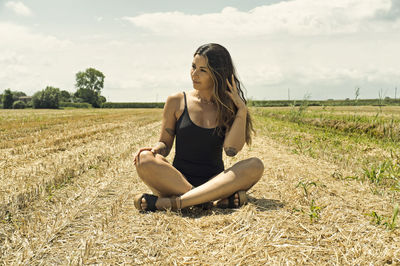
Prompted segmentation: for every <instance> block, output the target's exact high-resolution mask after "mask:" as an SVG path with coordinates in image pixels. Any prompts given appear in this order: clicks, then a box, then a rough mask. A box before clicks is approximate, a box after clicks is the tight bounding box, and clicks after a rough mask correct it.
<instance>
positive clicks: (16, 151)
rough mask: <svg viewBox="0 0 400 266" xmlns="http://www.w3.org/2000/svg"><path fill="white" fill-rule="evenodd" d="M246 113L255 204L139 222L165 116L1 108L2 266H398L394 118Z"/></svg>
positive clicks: (385, 114) (373, 112) (337, 110)
mask: <svg viewBox="0 0 400 266" xmlns="http://www.w3.org/2000/svg"><path fill="white" fill-rule="evenodd" d="M251 112H252V114H253V119H254V125H255V128H256V131H257V135H256V136H255V137H254V139H253V145H252V146H251V147H245V148H244V149H243V150H242V151H241V152H240V153H239V154H238V155H237V156H236V157H234V158H227V157H225V156H224V161H225V166H226V168H227V167H229V166H230V165H232V164H233V163H235V162H237V161H238V160H241V159H245V158H248V157H252V156H256V157H259V158H260V159H262V161H263V162H264V164H265V172H264V175H263V178H262V179H261V180H260V182H259V183H258V184H257V185H256V186H254V187H253V188H252V189H251V190H250V191H249V197H250V203H249V204H248V205H247V206H245V207H243V208H241V209H239V210H236V211H232V210H220V209H212V210H207V211H204V210H200V209H198V208H190V209H188V210H183V211H182V212H181V213H173V212H156V213H150V214H142V213H139V212H137V211H136V209H135V208H134V207H133V197H134V195H136V194H138V193H141V192H145V191H148V190H147V188H146V187H145V185H143V183H142V182H140V181H139V178H138V176H137V174H136V171H135V170H134V165H133V156H134V153H135V152H136V150H137V149H138V148H139V147H143V146H148V145H152V144H153V143H155V142H156V141H157V138H158V135H159V129H160V126H161V121H160V119H161V114H162V110H161V109H71V110H0V137H1V141H0V166H1V170H0V175H1V178H0V265H15V264H27V265H31V264H34V265H37V264H45V265H48V264H62V265H65V264H124V263H127V264H179V265H180V264H209V265H212V264H229V265H231V264H234V265H236V264H239V265H242V264H246V265H265V264H289V265H297V264H318V265H320V264H340V265H342V264H351V265H354V264H358V265H360V264H370V263H372V264H379V265H381V264H394V265H395V264H400V227H399V224H400V221H399V219H400V218H399V217H398V216H399V215H398V214H397V213H396V210H397V212H398V207H396V206H398V204H400V144H399V143H400V141H399V140H400V132H399V130H400V129H399V124H400V123H399V122H400V107H389V106H383V107H374V106H363V107H308V106H303V107H295V108H292V107H279V108H278V107H276V108H268V107H257V108H256V107H252V108H251ZM173 155H174V154H173V152H172V153H171V155H169V156H168V158H167V159H168V160H169V161H172V158H173Z"/></svg>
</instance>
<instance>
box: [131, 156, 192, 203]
mask: <svg viewBox="0 0 400 266" xmlns="http://www.w3.org/2000/svg"><path fill="white" fill-rule="evenodd" d="M136 171H137V173H138V175H139V177H140V178H141V179H142V180H143V182H144V183H145V184H146V185H147V186H148V187H149V188H150V189H151V190H152V191H153V193H154V194H156V195H157V196H161V197H169V196H176V195H182V194H184V193H186V192H187V191H189V190H190V189H192V185H191V184H190V183H189V182H188V181H187V180H186V179H185V177H184V176H183V175H182V174H181V173H180V172H179V171H178V170H177V169H176V168H175V167H173V166H172V165H171V164H170V163H169V162H168V161H167V160H166V159H165V158H164V156H162V155H159V154H156V155H155V156H154V154H153V153H152V152H150V151H143V152H141V153H140V155H139V160H138V162H137V163H136Z"/></svg>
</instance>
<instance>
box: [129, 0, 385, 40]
mask: <svg viewBox="0 0 400 266" xmlns="http://www.w3.org/2000/svg"><path fill="white" fill-rule="evenodd" d="M391 7H392V5H391V0H335V1H331V0H318V1H315V0H293V1H285V2H279V3H276V4H271V5H265V6H260V7H257V8H254V9H253V10H250V11H248V12H242V11H239V10H237V9H236V8H233V7H226V8H224V9H223V10H222V11H221V12H220V13H213V14H203V15H189V14H185V13H182V12H178V11H176V12H164V13H149V14H142V15H139V16H136V17H124V18H123V19H125V20H127V21H130V22H131V23H132V24H133V25H135V26H137V27H140V28H143V29H146V30H150V31H151V32H153V33H156V34H159V35H167V36H171V35H180V36H185V37H187V36H202V35H203V36H204V35H208V36H224V37H229V36H232V37H240V36H258V35H268V34H290V35H332V34H340V33H354V32H358V31H363V30H371V27H372V30H377V31H379V30H383V29H386V30H387V28H386V27H387V24H385V25H384V27H383V26H382V25H377V24H374V21H373V20H374V18H377V17H378V16H382V14H386V13H388V12H390V10H391Z"/></svg>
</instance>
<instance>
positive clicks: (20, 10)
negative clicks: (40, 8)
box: [5, 1, 33, 16]
mask: <svg viewBox="0 0 400 266" xmlns="http://www.w3.org/2000/svg"><path fill="white" fill-rule="evenodd" d="M5 6H6V7H7V8H9V9H11V10H12V11H14V12H15V13H16V14H17V15H21V16H32V15H33V13H32V11H31V10H30V9H29V7H27V6H26V5H24V4H23V3H22V2H14V1H8V2H7V3H5Z"/></svg>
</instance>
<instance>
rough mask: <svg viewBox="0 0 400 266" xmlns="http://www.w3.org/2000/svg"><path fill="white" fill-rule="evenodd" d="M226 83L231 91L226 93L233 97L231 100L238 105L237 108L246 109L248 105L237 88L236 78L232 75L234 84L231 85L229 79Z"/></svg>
mask: <svg viewBox="0 0 400 266" xmlns="http://www.w3.org/2000/svg"><path fill="white" fill-rule="evenodd" d="M226 83H227V85H228V88H229V90H226V93H227V94H228V95H229V97H231V99H232V101H233V103H234V104H235V105H236V107H237V108H238V109H242V108H246V104H245V103H244V101H243V100H242V98H240V96H239V92H238V89H237V87H236V82H235V78H234V76H233V74H232V83H230V82H229V80H228V79H226Z"/></svg>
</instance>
